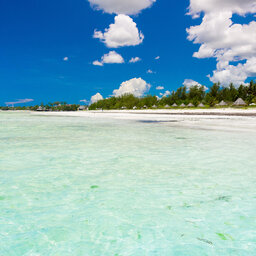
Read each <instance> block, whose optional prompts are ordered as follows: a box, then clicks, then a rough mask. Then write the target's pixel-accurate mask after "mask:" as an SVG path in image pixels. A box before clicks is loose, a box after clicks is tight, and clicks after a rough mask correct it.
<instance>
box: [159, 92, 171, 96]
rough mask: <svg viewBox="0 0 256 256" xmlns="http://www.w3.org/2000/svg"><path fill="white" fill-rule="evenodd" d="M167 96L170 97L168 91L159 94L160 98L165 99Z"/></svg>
mask: <svg viewBox="0 0 256 256" xmlns="http://www.w3.org/2000/svg"><path fill="white" fill-rule="evenodd" d="M169 95H171V92H170V91H165V92H164V93H160V96H162V97H167V96H169Z"/></svg>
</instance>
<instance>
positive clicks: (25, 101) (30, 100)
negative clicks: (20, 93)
mask: <svg viewBox="0 0 256 256" xmlns="http://www.w3.org/2000/svg"><path fill="white" fill-rule="evenodd" d="M32 101H34V100H33V99H19V100H17V101H13V102H5V105H16V104H22V103H29V102H32Z"/></svg>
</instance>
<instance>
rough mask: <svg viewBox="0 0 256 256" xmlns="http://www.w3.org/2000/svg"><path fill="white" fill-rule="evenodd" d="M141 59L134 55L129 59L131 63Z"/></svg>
mask: <svg viewBox="0 0 256 256" xmlns="http://www.w3.org/2000/svg"><path fill="white" fill-rule="evenodd" d="M139 61H141V58H139V57H133V58H131V59H130V60H129V62H130V63H136V62H139Z"/></svg>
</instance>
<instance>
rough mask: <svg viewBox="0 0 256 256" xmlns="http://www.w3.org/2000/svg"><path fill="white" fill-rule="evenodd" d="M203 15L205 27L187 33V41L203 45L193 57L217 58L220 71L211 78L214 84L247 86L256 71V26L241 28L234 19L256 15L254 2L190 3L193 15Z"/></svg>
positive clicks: (214, 0)
mask: <svg viewBox="0 0 256 256" xmlns="http://www.w3.org/2000/svg"><path fill="white" fill-rule="evenodd" d="M201 13H203V14H204V16H203V19H202V23H201V24H200V25H198V26H192V27H190V28H189V29H188V30H187V32H188V39H189V40H191V41H193V42H194V43H196V44H200V45H201V46H200V48H199V51H198V52H195V53H194V55H193V56H194V57H196V58H216V60H217V69H216V70H215V71H214V72H213V75H212V76H210V75H209V78H210V80H211V81H212V82H221V83H222V84H223V85H228V84H229V83H230V82H233V83H234V84H235V85H240V84H241V83H244V82H245V80H246V79H247V78H248V77H250V76H252V75H253V74H255V71H256V65H255V64H256V63H255V57H256V22H255V21H252V22H250V23H248V24H239V23H234V22H233V21H232V18H233V15H234V14H238V15H246V14H247V13H256V2H255V0H243V1H241V0H225V1H223V0H207V1H204V0H191V1H190V14H191V15H193V16H194V17H199V15H200V14H201ZM242 61H243V63H242ZM231 62H237V63H238V64H237V65H231V64H230V63H231Z"/></svg>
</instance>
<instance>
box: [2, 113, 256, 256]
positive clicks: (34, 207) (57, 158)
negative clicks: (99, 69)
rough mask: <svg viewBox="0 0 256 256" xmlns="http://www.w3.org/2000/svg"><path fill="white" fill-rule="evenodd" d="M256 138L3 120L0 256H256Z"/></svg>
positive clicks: (71, 121)
mask: <svg viewBox="0 0 256 256" xmlns="http://www.w3.org/2000/svg"><path fill="white" fill-rule="evenodd" d="M255 155H256V136H255V133H242V132H241V133H240V132H228V131H214V130H203V129H189V128H182V127H172V124H171V123H170V124H160V123H142V122H136V121H123V120H122V121H120V120H119V121H118V120H115V121H113V120H103V119H90V118H81V117H76V118H74V117H54V116H52V117H44V116H31V115H29V114H22V113H19V114H16V113H0V255H1V256H2V255H3V256H5V255H6V256H9V255H13V256H14V255H15V256H16V255H18V256H20V255H30V256H32V255H33V256H39V255H47V256H48V255H54V256H57V255H60V256H65V255H69V256H70V255H88V256H103V255H104V256H128V255H129V256H143V255H147V256H153V255H154V256H158V255H159V256H167V255H168V256H171V255H175V256H176V255H177V256H179V255H184V256H194V255H200V256H201V255H218V256H219V255H222V256H225V255H243V256H244V255H256V243H255V242H256V168H255V164H256V158H255Z"/></svg>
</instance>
